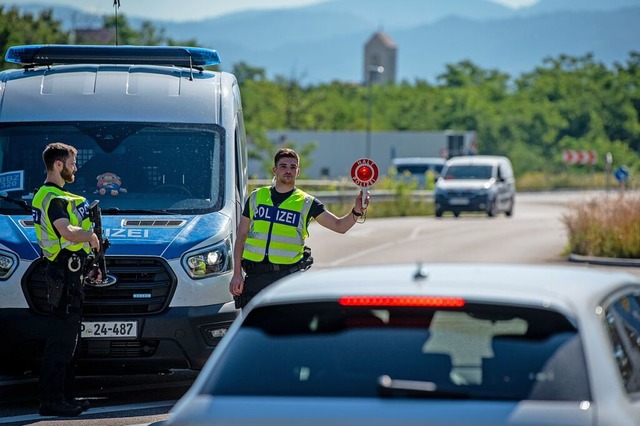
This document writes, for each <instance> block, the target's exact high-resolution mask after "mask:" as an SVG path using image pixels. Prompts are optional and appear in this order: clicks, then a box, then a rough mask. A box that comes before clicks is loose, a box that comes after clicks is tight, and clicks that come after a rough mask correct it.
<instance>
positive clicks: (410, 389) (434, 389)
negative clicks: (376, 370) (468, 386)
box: [378, 375, 471, 399]
mask: <svg viewBox="0 0 640 426" xmlns="http://www.w3.org/2000/svg"><path fill="white" fill-rule="evenodd" d="M378 395H379V396H381V397H386V398H444V399H468V398H470V397H471V396H470V395H469V394H467V393H463V392H453V391H446V390H439V389H438V386H437V385H436V384H435V383H433V382H426V381H420V380H397V379H392V378H391V377H389V376H387V375H384V376H380V377H378Z"/></svg>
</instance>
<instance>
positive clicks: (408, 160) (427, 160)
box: [391, 157, 446, 166]
mask: <svg viewBox="0 0 640 426" xmlns="http://www.w3.org/2000/svg"><path fill="white" fill-rule="evenodd" d="M445 162H446V160H445V159H444V158H440V157H404V158H394V159H393V160H391V164H393V165H394V166H396V165H399V164H444V163H445Z"/></svg>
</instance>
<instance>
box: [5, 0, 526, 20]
mask: <svg viewBox="0 0 640 426" xmlns="http://www.w3.org/2000/svg"><path fill="white" fill-rule="evenodd" d="M325 1H327V0H182V1H180V0H120V8H119V9H118V11H119V13H124V14H126V15H127V16H129V17H141V18H146V19H158V20H173V21H192V20H198V19H204V18H211V17H213V16H218V15H223V14H227V13H232V12H239V11H245V10H250V9H277V8H283V7H298V6H306V5H310V4H316V3H322V2H325ZM390 1H392V0H390ZM444 1H446V0H444ZM491 1H493V2H495V3H501V4H504V5H506V6H510V7H514V8H517V7H522V6H529V5H531V4H534V3H537V2H538V0H491ZM29 3H39V4H51V5H54V4H58V5H66V6H73V7H76V8H79V9H83V10H86V11H90V12H97V13H100V14H105V13H113V11H114V6H113V4H114V0H0V4H29Z"/></svg>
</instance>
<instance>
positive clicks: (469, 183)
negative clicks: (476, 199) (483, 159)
mask: <svg viewBox="0 0 640 426" xmlns="http://www.w3.org/2000/svg"><path fill="white" fill-rule="evenodd" d="M493 181H494V179H493V178H491V179H487V180H482V179H439V180H438V181H437V182H436V189H442V190H445V191H450V190H454V189H473V190H479V189H483V188H489V186H491V184H492V183H493Z"/></svg>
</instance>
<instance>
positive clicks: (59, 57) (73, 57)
mask: <svg viewBox="0 0 640 426" xmlns="http://www.w3.org/2000/svg"><path fill="white" fill-rule="evenodd" d="M5 61H7V62H12V63H15V64H25V65H53V64H140V65H175V66H179V67H203V66H207V65H218V64H219V63H220V55H218V52H217V51H215V50H211V49H205V48H202V47H179V46H80V45H70V44H40V45H28V46H13V47H10V48H9V50H7V54H6V55H5Z"/></svg>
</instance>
